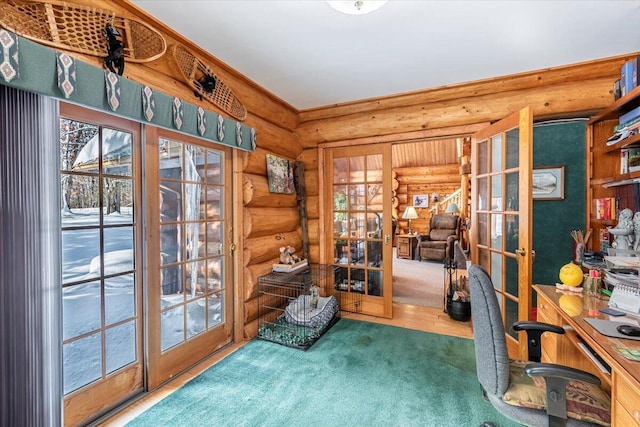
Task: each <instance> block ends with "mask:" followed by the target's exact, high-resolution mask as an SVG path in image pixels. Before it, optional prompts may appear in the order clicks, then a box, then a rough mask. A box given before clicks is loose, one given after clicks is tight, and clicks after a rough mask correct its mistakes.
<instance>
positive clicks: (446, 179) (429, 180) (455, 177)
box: [398, 168, 460, 185]
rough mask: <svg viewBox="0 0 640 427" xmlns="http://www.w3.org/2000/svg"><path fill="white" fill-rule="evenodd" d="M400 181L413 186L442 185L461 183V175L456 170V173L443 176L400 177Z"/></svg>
mask: <svg viewBox="0 0 640 427" xmlns="http://www.w3.org/2000/svg"><path fill="white" fill-rule="evenodd" d="M398 181H399V182H400V183H401V184H407V185H413V184H439V183H440V184H442V183H453V184H455V183H457V182H460V173H459V171H458V170H457V168H456V172H455V173H452V174H441V175H414V176H409V175H405V176H399V177H398Z"/></svg>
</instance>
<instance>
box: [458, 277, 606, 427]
mask: <svg viewBox="0 0 640 427" xmlns="http://www.w3.org/2000/svg"><path fill="white" fill-rule="evenodd" d="M467 273H468V277H469V289H470V293H471V317H472V320H473V336H474V344H475V352H476V365H477V374H478V380H479V382H480V385H481V387H482V392H483V395H484V397H485V399H486V400H488V401H489V402H491V404H492V405H493V406H494V407H495V408H496V409H497V410H498V411H499V412H501V413H502V414H504V415H505V416H506V417H508V418H511V419H512V420H514V421H517V422H519V423H521V424H524V425H527V426H535V427H540V426H545V425H549V426H552V427H556V426H596V425H603V426H608V425H610V423H611V398H610V397H609V396H608V395H607V394H606V393H605V392H604V391H603V390H601V389H600V387H599V385H600V380H599V379H598V378H597V377H596V376H594V375H592V374H590V373H587V372H584V371H579V370H577V369H573V368H569V367H564V366H559V365H554V364H549V363H527V362H523V361H518V360H510V359H509V355H508V352H507V341H506V338H505V329H504V326H503V323H502V315H501V312H500V307H499V305H498V299H497V298H496V293H495V290H494V287H493V284H492V283H491V278H490V277H489V275H488V274H487V272H486V271H485V270H484V269H482V267H480V266H478V265H471V266H470V267H469V269H468V270H467ZM514 329H515V330H524V331H527V333H528V338H529V341H530V344H532V347H531V346H530V356H531V355H533V356H534V359H536V358H537V361H538V362H539V360H540V335H541V334H542V333H544V332H555V333H564V330H563V329H562V328H559V327H557V326H555V325H549V324H545V323H539V322H518V323H516V325H514ZM545 384H546V386H545ZM488 425H491V424H490V423H485V424H483V426H488Z"/></svg>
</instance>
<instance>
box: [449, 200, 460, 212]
mask: <svg viewBox="0 0 640 427" xmlns="http://www.w3.org/2000/svg"><path fill="white" fill-rule="evenodd" d="M445 212H446V213H448V214H457V213H460V209H459V208H458V205H456V204H455V203H453V202H451V203H449V206H447V210H446V211H445Z"/></svg>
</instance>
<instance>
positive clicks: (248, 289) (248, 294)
mask: <svg viewBox="0 0 640 427" xmlns="http://www.w3.org/2000/svg"><path fill="white" fill-rule="evenodd" d="M279 261H280V257H278V258H273V259H270V260H268V261H265V262H261V263H258V264H254V265H248V266H246V267H245V268H244V269H243V270H244V274H243V276H244V295H243V296H244V301H249V300H251V299H253V298H257V297H258V278H259V277H260V276H264V275H265V274H269V273H271V271H272V269H273V264H277V263H278V262H279Z"/></svg>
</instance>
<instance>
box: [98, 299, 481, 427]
mask: <svg viewBox="0 0 640 427" xmlns="http://www.w3.org/2000/svg"><path fill="white" fill-rule="evenodd" d="M344 317H346V318H349V319H355V320H362V321H365V322H375V323H381V324H385V325H391V326H398V327H401V328H407V329H415V330H419V331H424V332H432V333H436V334H442V335H451V336H456V337H460V338H472V337H473V330H472V325H471V322H457V321H455V320H451V319H449V316H448V315H447V314H446V313H443V312H442V309H439V308H431V307H421V306H416V305H408V304H398V303H394V304H393V319H383V318H379V317H372V316H366V315H361V314H347V315H346V316H344ZM246 343H247V342H246V341H245V342H241V343H237V344H232V345H230V346H229V347H226V348H225V349H223V350H221V351H219V352H218V353H216V354H215V355H213V356H211V357H209V358H207V359H206V360H204V361H203V362H201V363H200V364H198V365H197V366H195V367H193V368H191V369H189V370H188V371H187V372H185V373H183V374H182V375H180V376H178V377H176V378H175V379H173V380H172V381H171V382H170V383H168V384H166V385H164V386H162V387H160V388H159V389H157V390H155V391H152V392H149V393H145V394H144V395H143V396H142V397H140V398H139V399H138V400H136V401H135V402H133V403H131V404H130V405H129V406H127V407H126V408H123V409H120V410H117V411H116V412H115V413H114V414H111V415H110V417H109V418H108V419H106V420H102V421H100V422H97V423H95V424H94V425H99V426H122V425H124V424H126V423H128V422H129V421H131V420H133V419H134V418H135V417H136V416H138V415H139V414H141V413H142V412H144V411H145V410H147V409H148V408H150V407H151V406H153V405H154V404H155V403H157V402H159V401H160V400H162V399H163V398H165V397H166V396H168V395H170V394H171V393H173V392H174V391H175V390H177V389H178V388H180V387H182V386H183V385H184V384H186V383H187V382H188V381H189V380H191V379H192V378H194V377H196V376H197V375H199V374H200V373H202V372H203V371H204V370H206V369H207V368H209V367H211V366H213V365H215V364H216V363H217V362H219V361H220V360H222V359H224V358H225V357H227V356H228V355H230V354H231V353H233V352H234V351H236V350H237V349H239V348H240V347H242V346H243V345H244V344H246Z"/></svg>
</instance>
